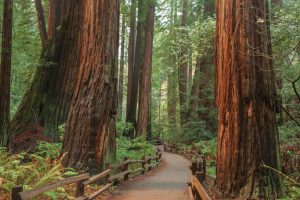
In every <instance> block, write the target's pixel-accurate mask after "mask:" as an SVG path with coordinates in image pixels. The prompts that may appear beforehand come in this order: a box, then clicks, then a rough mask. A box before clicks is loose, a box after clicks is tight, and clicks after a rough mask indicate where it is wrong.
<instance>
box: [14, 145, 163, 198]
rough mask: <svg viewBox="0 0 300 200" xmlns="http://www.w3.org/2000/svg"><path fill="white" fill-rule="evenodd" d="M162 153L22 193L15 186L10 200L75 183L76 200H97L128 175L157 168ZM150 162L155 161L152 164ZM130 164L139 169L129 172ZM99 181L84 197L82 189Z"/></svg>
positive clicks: (19, 188)
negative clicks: (96, 187) (102, 183)
mask: <svg viewBox="0 0 300 200" xmlns="http://www.w3.org/2000/svg"><path fill="white" fill-rule="evenodd" d="M161 156H162V152H161V150H160V149H159V148H157V149H156V155H155V156H150V155H149V156H147V157H143V158H142V159H141V160H130V159H129V158H127V157H126V158H124V162H122V163H119V164H116V165H112V166H108V167H107V169H106V170H105V171H103V172H102V173H100V174H97V175H94V176H90V175H89V174H88V173H84V174H80V175H77V176H73V177H69V178H65V179H62V180H59V181H57V182H55V183H50V184H46V185H43V186H41V187H39V188H36V189H32V190H27V191H23V186H17V187H14V188H13V189H12V200H29V199H32V198H34V197H36V196H38V195H40V194H43V193H45V192H48V191H51V190H55V189H57V188H58V187H62V186H65V185H69V184H72V183H76V184H77V186H76V196H75V197H76V198H75V199H76V200H92V199H95V198H97V197H98V196H99V195H101V194H103V193H104V192H105V191H107V190H108V189H109V188H110V187H111V186H112V185H115V184H117V183H119V182H121V181H122V180H124V181H126V180H128V179H129V176H130V175H136V174H139V173H141V174H145V173H146V172H147V171H149V170H151V169H152V168H154V167H155V166H158V165H159V163H160V162H161ZM151 161H155V162H152V163H151ZM131 164H140V165H141V167H140V168H138V169H136V170H130V168H129V166H130V165H131ZM113 171H118V173H117V174H112V172H113ZM99 181H102V182H105V185H104V186H103V187H101V188H100V189H99V190H98V191H96V192H94V193H92V194H90V195H85V192H84V188H85V186H87V185H90V184H92V183H97V182H99Z"/></svg>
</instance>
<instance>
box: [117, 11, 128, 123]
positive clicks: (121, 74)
mask: <svg viewBox="0 0 300 200" xmlns="http://www.w3.org/2000/svg"><path fill="white" fill-rule="evenodd" d="M125 34H126V16H125V15H124V14H123V16H122V32H121V59H120V72H119V90H118V116H119V118H122V111H123V87H124V65H125Z"/></svg>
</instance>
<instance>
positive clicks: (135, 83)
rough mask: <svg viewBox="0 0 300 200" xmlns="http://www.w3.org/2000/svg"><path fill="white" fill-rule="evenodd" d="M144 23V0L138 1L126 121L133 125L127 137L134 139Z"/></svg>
mask: <svg viewBox="0 0 300 200" xmlns="http://www.w3.org/2000/svg"><path fill="white" fill-rule="evenodd" d="M146 21H147V3H146V2H145V0H139V1H138V24H137V36H136V49H135V58H134V68H133V75H132V83H131V89H130V90H131V94H130V95H131V97H130V102H129V105H128V112H127V117H126V121H127V122H130V123H132V124H133V125H134V127H135V128H134V129H132V130H130V131H129V132H128V136H129V137H135V135H136V128H137V120H136V115H137V103H138V90H139V86H140V72H141V69H142V67H143V64H144V63H143V62H144V56H145V38H146Z"/></svg>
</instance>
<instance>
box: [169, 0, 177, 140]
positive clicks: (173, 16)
mask: <svg viewBox="0 0 300 200" xmlns="http://www.w3.org/2000/svg"><path fill="white" fill-rule="evenodd" d="M177 6H178V5H177V0H172V1H171V2H170V7H171V13H170V21H171V23H170V24H171V26H170V33H171V34H172V37H173V38H174V40H175V41H176V38H177V35H176V31H175V27H176V23H177ZM169 60H170V65H172V66H173V67H172V71H171V73H169V74H168V90H167V99H168V103H167V107H168V123H169V127H170V128H169V131H170V134H174V132H176V130H177V129H176V124H177V119H176V113H177V91H178V89H177V88H178V81H177V80H178V70H177V56H176V54H175V50H174V49H173V53H172V54H170V57H169Z"/></svg>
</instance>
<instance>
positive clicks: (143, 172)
mask: <svg viewBox="0 0 300 200" xmlns="http://www.w3.org/2000/svg"><path fill="white" fill-rule="evenodd" d="M142 160H143V161H144V162H142V175H144V174H145V171H146V169H145V163H146V156H143V157H142Z"/></svg>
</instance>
